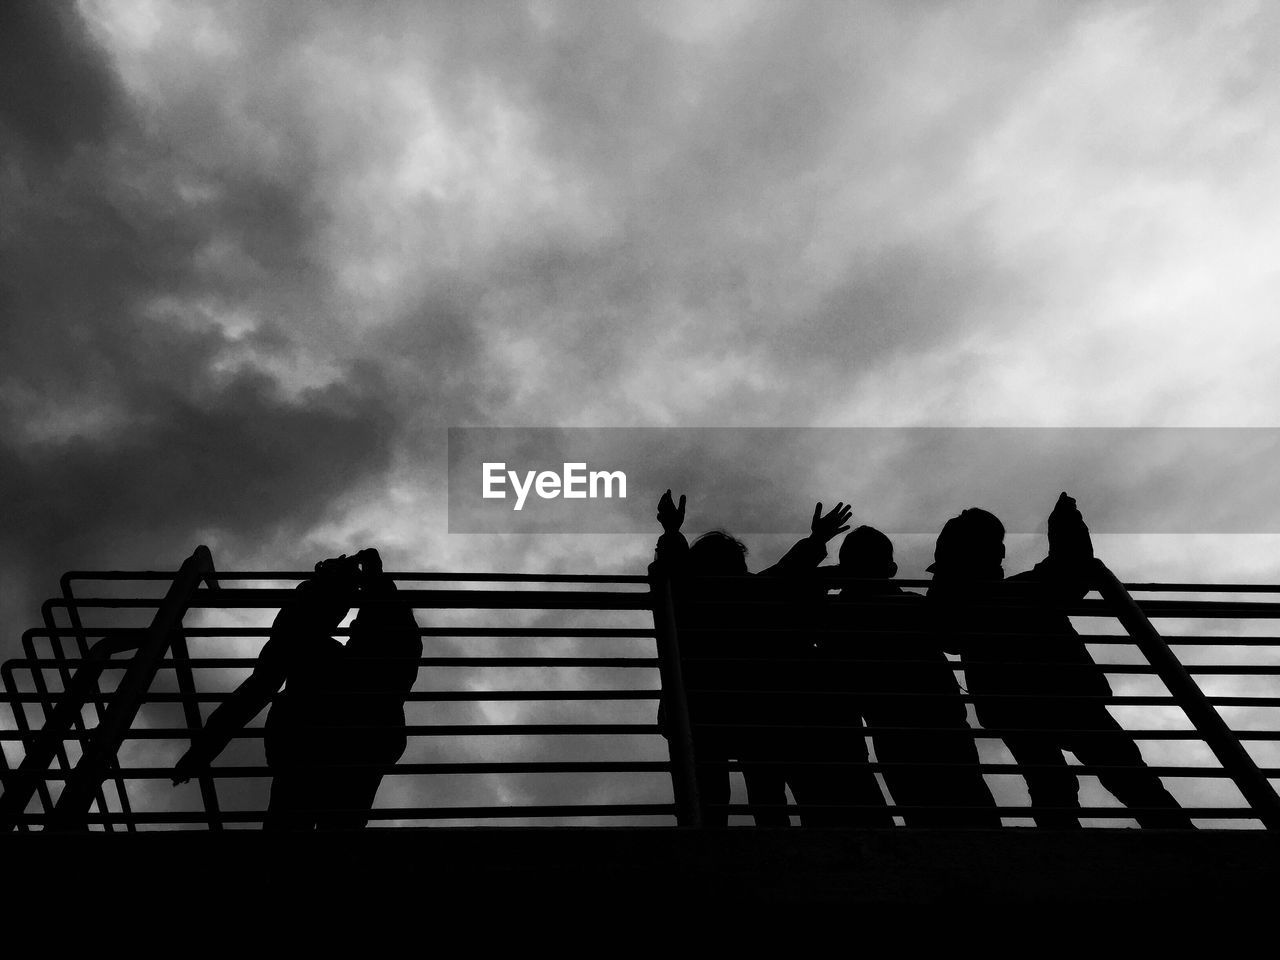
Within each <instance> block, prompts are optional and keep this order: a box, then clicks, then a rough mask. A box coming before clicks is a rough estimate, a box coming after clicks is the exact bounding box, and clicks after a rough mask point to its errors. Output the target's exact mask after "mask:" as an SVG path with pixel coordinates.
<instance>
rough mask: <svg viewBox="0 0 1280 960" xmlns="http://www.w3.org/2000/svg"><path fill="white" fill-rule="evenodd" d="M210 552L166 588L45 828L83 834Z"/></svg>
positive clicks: (199, 554)
mask: <svg viewBox="0 0 1280 960" xmlns="http://www.w3.org/2000/svg"><path fill="white" fill-rule="evenodd" d="M212 566H213V560H212V557H211V556H210V554H209V548H208V547H204V546H200V547H196V550H195V552H194V553H193V554H191V556H190V557H188V558H187V559H186V560H185V561H183V564H182V566H181V568H179V570H178V574H177V576H176V577H174V579H173V583H172V584H170V586H169V590H168V592H166V593H165V597H164V600H162V601H161V603H160V607H159V609H158V610H157V611H156V615H155V618H154V619H153V620H152V621H151V626H149V627H147V629H146V630H145V631H144V632H143V637H142V643H141V645H140V646H139V648H138V652H137V653H136V654H134V657H133V660H132V661H131V662H130V664H129V666H128V668H127V669H126V670H125V674H124V676H123V677H122V678H121V680H120V683H119V685H118V686H117V687H116V690H115V694H114V695H113V696H112V698H111V704H110V706H109V707H108V708H107V713H106V716H105V717H103V719H102V723H100V724H99V725H98V727H97V729H96V730H95V731H94V736H93V738H92V739H91V740H90V741H89V742H88V743H87V744H86V745H85V749H84V753H83V754H81V756H80V762H79V763H77V764H76V768H75V771H74V773H72V775H71V778H70V779H69V780H68V781H67V785H66V787H64V788H63V791H62V796H60V797H59V798H58V803H57V806H56V807H55V808H54V813H53V816H52V817H50V820H49V825H50V826H51V827H55V828H58V829H63V830H83V829H85V828H86V825H87V823H86V817H87V815H88V811H89V804H90V803H92V801H93V795H94V792H95V791H96V790H97V789H98V788H99V787H100V786H101V785H102V781H103V780H104V779H105V777H106V775H107V772H108V771H109V770H110V767H111V761H112V758H114V757H115V756H116V752H117V751H118V750H119V749H120V743H121V741H122V740H123V739H124V735H125V733H127V732H128V730H129V728H130V727H131V726H132V725H133V721H134V718H135V717H136V716H137V715H138V708H139V707H140V706H141V704H142V697H143V695H144V694H145V693H146V692H147V690H148V689H150V687H151V682H152V680H154V679H155V675H156V670H157V669H158V668H159V666H160V661H161V660H162V659H164V655H165V652H166V651H167V650H168V649H169V645H170V643H172V641H173V638H174V636H175V635H176V633H177V632H178V631H179V630H181V629H182V618H183V616H184V615H185V614H186V612H187V606H188V605H189V604H190V602H191V597H192V595H193V594H194V593H195V591H196V588H197V587H198V586H199V585H200V581H201V580H202V579H204V576H205V574H206V573H207V572H209V571H210V570H211V569H212Z"/></svg>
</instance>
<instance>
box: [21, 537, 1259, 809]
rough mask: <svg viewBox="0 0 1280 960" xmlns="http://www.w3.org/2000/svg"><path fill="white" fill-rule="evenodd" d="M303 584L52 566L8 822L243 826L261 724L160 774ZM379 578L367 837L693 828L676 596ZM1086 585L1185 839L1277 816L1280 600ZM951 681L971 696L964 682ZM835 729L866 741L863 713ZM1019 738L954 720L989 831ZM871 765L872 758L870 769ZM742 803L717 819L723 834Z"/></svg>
mask: <svg viewBox="0 0 1280 960" xmlns="http://www.w3.org/2000/svg"><path fill="white" fill-rule="evenodd" d="M304 576H306V572H301V571H274V572H236V571H232V572H220V573H215V572H214V569H213V564H212V558H211V557H210V556H209V554H208V551H207V550H204V549H203V548H202V549H200V550H197V552H196V553H195V554H193V555H192V557H191V558H189V559H188V561H187V562H186V563H184V564H183V566H182V568H181V569H180V570H178V571H176V572H165V571H140V572H100V571H99V572H94V571H85V572H73V573H69V574H67V575H66V576H65V577H64V578H63V581H62V595H61V596H60V597H58V598H55V599H53V600H50V601H49V602H47V603H46V604H45V605H44V610H43V613H44V618H43V619H44V624H43V626H42V627H40V628H36V629H32V630H29V631H27V632H26V634H24V636H23V638H22V644H23V656H22V657H20V658H15V659H12V660H10V661H8V662H6V663H5V664H4V665H3V667H2V668H0V680H3V685H4V700H3V707H0V745H2V746H3V748H4V754H5V763H4V768H3V771H2V772H3V775H4V793H3V795H0V816H3V820H4V825H5V826H6V827H9V828H17V829H49V828H61V829H81V828H84V827H90V828H92V829H103V830H114V829H125V830H137V829H139V828H156V827H184V828H207V829H214V830H217V829H224V828H227V827H236V826H249V827H252V826H253V825H255V824H260V823H261V822H262V820H263V818H264V815H265V805H266V798H267V794H268V787H269V782H270V776H271V770H270V769H269V767H268V766H267V765H266V764H265V762H264V761H263V750H262V743H263V737H264V731H263V728H262V727H261V726H250V727H248V728H246V729H245V730H243V731H242V732H241V734H240V735H239V736H238V737H237V738H236V740H235V741H234V742H233V744H232V746H231V747H230V748H229V749H228V750H227V751H226V752H225V753H224V755H223V757H222V758H221V759H220V760H219V761H218V762H217V763H215V765H214V766H213V767H212V768H210V769H209V771H208V773H207V775H206V776H203V777H201V778H199V780H198V782H196V783H194V784H192V785H190V786H183V787H177V788H175V787H172V786H171V785H170V783H169V780H170V778H171V776H172V772H173V762H174V761H175V760H176V758H177V756H178V755H180V754H181V752H182V751H183V750H185V748H186V744H187V743H188V742H189V741H190V738H191V736H192V735H193V734H194V733H195V732H196V731H198V730H199V729H200V727H201V725H202V723H203V722H204V721H205V720H206V719H207V716H208V712H209V711H210V710H211V709H212V707H213V706H215V705H216V704H218V703H220V702H222V701H224V700H225V699H226V698H227V697H228V696H229V693H230V690H231V689H232V688H233V687H234V686H235V685H236V684H237V683H238V682H239V681H240V680H241V679H243V677H244V676H245V675H247V671H248V670H249V668H250V667H251V666H252V663H253V659H254V657H255V656H256V654H257V651H258V649H260V647H261V644H262V643H263V642H265V640H266V638H267V636H268V632H269V623H270V619H271V618H272V617H273V616H274V613H275V611H276V610H278V609H279V607H280V606H281V604H282V603H284V602H285V601H286V600H287V599H289V598H290V597H291V596H292V595H293V590H292V587H293V585H294V584H296V582H297V581H298V580H299V579H301V578H302V577H304ZM392 576H393V578H394V579H395V580H396V581H397V583H398V584H399V587H400V590H399V592H398V594H397V600H398V601H405V602H408V603H410V604H411V605H412V606H413V607H414V609H415V610H416V611H417V616H418V620H419V623H420V624H422V627H421V630H420V632H421V634H422V637H423V640H424V644H425V648H424V655H423V657H422V658H421V659H420V662H419V667H420V669H419V676H418V681H417V683H416V685H415V688H414V690H413V692H412V693H411V694H410V695H409V700H408V702H407V704H406V716H407V726H406V733H407V735H408V738H409V744H410V746H409V749H408V750H406V752H405V754H404V756H403V758H402V759H401V761H400V763H399V764H397V765H396V767H395V768H394V770H392V771H389V772H388V775H387V777H386V779H385V780H384V784H383V789H382V792H381V794H380V797H379V799H380V803H379V804H378V805H377V806H375V808H374V809H373V810H372V811H371V813H370V822H371V824H373V825H384V826H385V825H412V824H429V823H509V824H573V823H577V824H581V823H632V824H637V825H664V824H668V825H669V824H671V823H673V822H675V823H679V824H684V825H689V826H696V825H698V823H699V822H700V817H701V815H700V812H699V811H700V803H699V789H698V786H699V783H698V781H699V770H700V767H701V763H700V761H699V759H698V757H697V756H696V750H695V743H696V742H697V737H696V736H695V731H694V729H693V725H692V723H691V720H690V717H689V714H688V710H687V699H686V696H685V690H684V680H683V677H682V669H683V667H684V666H685V665H686V658H685V657H683V656H681V650H680V630H679V627H678V623H677V618H676V616H675V611H674V608H673V604H672V596H671V590H670V585H669V584H667V583H665V582H664V581H662V580H661V579H660V578H656V579H650V578H649V577H644V576H633V577H609V576H569V575H561V576H555V575H551V576H536V575H523V574H458V573H395V574H392ZM898 583H899V584H902V585H904V586H907V587H913V586H914V587H919V586H923V585H924V584H923V582H921V581H898ZM1097 586H1098V587H1099V588H1100V590H1101V598H1100V599H1089V598H1087V599H1085V600H1082V601H1080V602H1079V603H1078V604H1074V605H1072V606H1071V608H1070V609H1069V610H1068V611H1067V612H1068V613H1070V615H1071V617H1072V620H1073V622H1074V623H1076V625H1077V627H1078V628H1079V629H1080V630H1081V632H1082V633H1084V634H1085V637H1084V639H1085V640H1086V641H1087V642H1088V644H1089V646H1090V649H1091V651H1092V652H1093V654H1094V658H1095V660H1097V661H1098V663H1099V666H1100V668H1101V669H1102V670H1103V671H1104V672H1105V673H1106V674H1107V675H1108V677H1109V678H1111V680H1112V685H1113V687H1115V688H1116V690H1117V692H1116V694H1115V695H1113V696H1111V697H1110V698H1108V699H1107V703H1108V706H1109V708H1111V709H1112V712H1113V714H1115V715H1117V716H1118V717H1120V718H1121V720H1122V724H1123V726H1124V728H1125V729H1124V730H1123V731H1121V732H1120V733H1119V734H1116V735H1119V736H1124V737H1128V738H1132V739H1134V740H1136V741H1137V742H1138V743H1140V744H1141V745H1142V746H1143V752H1144V756H1145V757H1146V759H1147V762H1148V763H1149V764H1150V766H1149V769H1150V770H1151V771H1152V772H1153V773H1155V774H1156V775H1158V776H1159V777H1161V778H1162V779H1164V781H1165V782H1166V783H1167V784H1168V785H1169V786H1170V788H1171V790H1172V791H1173V792H1174V793H1175V795H1176V796H1178V798H1179V799H1180V800H1181V801H1182V802H1183V805H1184V806H1186V807H1188V808H1189V810H1190V813H1191V815H1192V816H1193V817H1194V818H1195V820H1196V822H1197V823H1198V824H1201V825H1213V826H1221V825H1239V826H1247V825H1250V824H1253V825H1259V824H1261V825H1268V826H1273V825H1276V823H1277V821H1276V811H1277V804H1278V803H1280V801H1278V800H1277V796H1276V793H1275V790H1274V787H1273V783H1276V782H1280V763H1277V761H1280V754H1278V753H1277V745H1280V723H1276V722H1275V720H1277V719H1280V714H1277V713H1276V711H1277V709H1280V696H1278V695H1277V694H1280V690H1276V689H1272V688H1270V687H1268V686H1266V685H1272V686H1274V685H1276V683H1277V680H1278V679H1280V637H1278V636H1272V635H1263V634H1259V633H1257V628H1258V627H1265V626H1266V625H1267V624H1268V623H1269V621H1271V620H1276V619H1280V602H1278V601H1280V598H1275V599H1268V598H1267V595H1268V594H1273V595H1274V594H1280V587H1272V586H1265V585H1245V584H1225V585H1207V584H1131V585H1129V586H1128V587H1127V588H1126V587H1124V586H1123V585H1121V584H1119V582H1118V581H1116V580H1115V578H1114V577H1111V576H1110V575H1109V573H1108V572H1106V571H1105V568H1102V569H1100V571H1099V575H1098V582H1097ZM86 587H88V588H89V592H87V593H86V592H85V589H86ZM1134 595H1137V596H1138V597H1139V599H1136V600H1135V599H1134ZM1153 622H1155V623H1162V624H1166V625H1169V626H1171V627H1173V628H1174V632H1169V631H1163V632H1162V631H1157V630H1156V629H1155V627H1154V626H1152V624H1153ZM1117 624H1118V625H1119V626H1120V628H1121V630H1119V631H1117V630H1116V629H1115V628H1116V625H1117ZM761 629H762V631H763V630H764V628H763V627H762V628H761ZM1178 631H1181V632H1178ZM346 632H347V631H346V630H339V631H338V632H337V634H336V635H337V636H339V637H341V636H343V635H344V634H345V633H346ZM1232 651H1234V652H1236V654H1237V656H1236V662H1223V657H1221V656H1219V654H1224V653H1228V652H1232ZM1206 657H1208V658H1209V660H1208V662H1203V661H1204V658H1206ZM856 660H857V655H856V651H855V653H854V654H853V655H852V656H851V658H850V662H854V661H856ZM952 666H953V669H954V670H955V672H956V675H957V677H958V678H959V679H960V680H961V681H963V680H964V672H963V667H962V665H961V664H960V663H959V662H958V661H953V664H952ZM1064 668H1066V667H1064ZM664 691H665V693H664ZM777 692H778V693H779V694H782V695H794V694H797V693H799V694H804V693H811V692H812V690H811V689H810V690H807V691H805V690H802V691H786V690H779V691H777ZM660 698H663V699H664V700H665V703H664V705H663V712H664V721H663V729H662V730H661V731H660V730H659V727H658V725H657V723H655V718H656V713H657V705H658V701H659V699H660ZM973 699H974V698H973V697H972V696H970V695H969V694H967V693H965V694H962V700H963V701H965V702H966V703H969V704H972V703H973ZM6 709H7V715H6V714H5V712H4V711H5V710H6ZM912 731H913V733H914V734H928V733H929V732H930V731H929V730H927V729H921V728H919V727H915V728H912ZM952 732H954V731H952ZM1059 732H1060V731H1059ZM664 734H665V736H664ZM848 734H849V736H851V737H861V736H865V735H866V731H865V730H860V729H859V724H858V721H857V719H856V717H855V718H852V719H851V722H850V723H849V724H848ZM1012 734H1018V735H1024V736H1026V735H1029V736H1036V735H1038V734H1044V731H1035V730H1003V729H982V728H980V727H979V726H978V725H977V724H976V721H975V720H974V717H973V714H972V710H970V729H969V731H968V733H967V735H968V736H971V737H973V738H974V739H975V741H977V743H978V745H979V749H980V754H981V761H982V763H981V768H980V769H981V772H982V773H983V775H984V776H985V777H986V779H987V782H988V784H989V785H990V786H991V788H992V791H993V793H994V794H995V796H996V799H997V801H998V802H999V803H1000V815H1001V816H1002V817H1003V818H1004V822H1005V823H1006V824H1010V825H1017V824H1020V823H1026V822H1028V819H1029V817H1030V816H1031V813H1032V810H1031V809H1030V807H1029V806H1028V804H1027V803H1026V802H1025V800H1024V797H1025V790H1024V789H1023V788H1022V786H1021V784H1022V775H1023V773H1024V772H1025V771H1024V770H1023V768H1022V767H1020V766H1019V765H1018V764H1017V763H1016V762H1009V760H1008V756H1007V754H1006V753H1004V752H1003V748H1002V742H1001V738H1002V737H1003V736H1008V735H1012ZM751 762H752V761H745V765H747V766H749V765H750V763H751ZM756 762H759V761H756ZM777 762H783V761H782V760H779V761H777ZM832 762H833V763H837V762H839V761H834V760H833V761H832ZM1269 764H1271V765H1269ZM731 766H732V768H733V769H735V770H742V769H743V768H744V762H742V761H737V760H735V761H733V762H732V764H731ZM887 767H888V765H887V764H883V763H880V762H878V761H877V760H876V758H875V755H874V747H873V748H872V754H871V760H870V763H869V769H870V770H872V771H873V772H876V773H878V774H883V773H884V772H885V770H886V769H887ZM1071 770H1072V772H1074V773H1077V774H1079V775H1081V776H1082V777H1085V778H1091V777H1095V776H1096V775H1097V774H1098V773H1100V772H1105V771H1103V770H1101V769H1096V768H1094V767H1090V766H1087V765H1074V766H1072V767H1071ZM740 790H741V784H740V783H738V784H736V785H735V791H738V792H740ZM1091 797H1093V798H1095V799H1094V800H1092V801H1091V800H1090V798H1091ZM890 799H891V798H890ZM915 809H919V808H915ZM751 810H752V808H751V807H750V805H748V804H746V803H743V802H731V803H730V804H729V812H730V814H731V815H734V816H736V817H738V818H740V819H739V820H738V821H737V822H744V820H745V816H746V815H747V814H748V813H750V812H751ZM888 810H889V812H890V813H891V814H893V815H895V816H898V817H899V818H901V815H902V814H903V812H904V808H902V807H900V806H895V805H892V804H890V805H889V806H888ZM790 811H791V812H793V813H797V812H800V808H798V807H795V806H794V805H793V806H792V807H791V808H790ZM1139 812H1141V811H1134V810H1129V809H1126V808H1124V807H1121V806H1118V805H1109V802H1108V801H1107V800H1105V799H1104V798H1103V795H1102V794H1101V792H1100V791H1096V790H1093V789H1092V788H1090V789H1086V791H1085V802H1084V806H1082V807H1081V808H1080V809H1079V811H1078V813H1079V815H1080V816H1081V817H1082V818H1084V819H1085V822H1086V823H1091V824H1092V823H1096V824H1099V825H1114V824H1124V823H1126V822H1129V821H1130V820H1131V818H1132V816H1133V815H1134V814H1135V813H1139Z"/></svg>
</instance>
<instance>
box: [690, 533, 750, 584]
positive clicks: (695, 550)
mask: <svg viewBox="0 0 1280 960" xmlns="http://www.w3.org/2000/svg"><path fill="white" fill-rule="evenodd" d="M689 562H690V565H691V566H692V567H693V569H694V570H695V571H696V572H697V573H698V574H700V575H702V576H704V577H736V576H745V575H746V573H747V545H746V544H745V543H743V542H742V541H741V540H739V539H738V538H737V537H732V536H730V535H729V534H727V533H725V532H724V531H723V530H712V531H711V532H710V533H704V534H703V535H702V536H700V537H699V538H698V539H697V540H695V541H693V546H691V547H690V548H689Z"/></svg>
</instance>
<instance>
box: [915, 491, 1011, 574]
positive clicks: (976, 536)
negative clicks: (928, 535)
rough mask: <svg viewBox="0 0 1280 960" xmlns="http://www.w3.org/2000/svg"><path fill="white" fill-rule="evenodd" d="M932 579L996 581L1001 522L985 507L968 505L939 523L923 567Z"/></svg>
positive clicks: (1001, 543)
mask: <svg viewBox="0 0 1280 960" xmlns="http://www.w3.org/2000/svg"><path fill="white" fill-rule="evenodd" d="M927 569H928V570H929V572H930V573H932V574H934V576H935V578H937V577H939V576H943V577H946V578H948V579H955V580H999V579H1001V578H1003V577H1004V524H1003V523H1001V522H1000V519H999V518H998V517H997V516H996V515H995V514H994V513H991V512H989V511H987V510H983V509H981V508H979V507H969V508H968V509H967V510H962V511H961V512H960V514H959V516H955V517H952V518H951V519H950V520H948V521H947V522H946V523H945V524H943V526H942V532H941V533H939V534H938V540H937V543H935V544H934V548H933V563H931V564H930V565H929V567H928V568H927Z"/></svg>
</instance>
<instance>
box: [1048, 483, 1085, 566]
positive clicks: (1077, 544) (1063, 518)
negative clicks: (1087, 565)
mask: <svg viewBox="0 0 1280 960" xmlns="http://www.w3.org/2000/svg"><path fill="white" fill-rule="evenodd" d="M1048 526H1049V552H1050V553H1051V554H1059V555H1063V556H1066V555H1071V556H1075V557H1092V556H1093V541H1092V540H1091V539H1090V537H1089V527H1088V525H1087V524H1086V523H1085V522H1084V516H1083V515H1082V514H1081V513H1080V508H1079V507H1077V506H1076V501H1075V498H1074V497H1070V496H1068V495H1067V494H1066V492H1065V491H1064V492H1063V493H1061V494H1059V496H1058V502H1057V503H1055V504H1054V505H1053V512H1052V513H1050V514H1049V524H1048Z"/></svg>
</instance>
